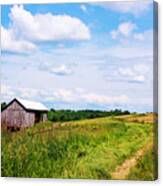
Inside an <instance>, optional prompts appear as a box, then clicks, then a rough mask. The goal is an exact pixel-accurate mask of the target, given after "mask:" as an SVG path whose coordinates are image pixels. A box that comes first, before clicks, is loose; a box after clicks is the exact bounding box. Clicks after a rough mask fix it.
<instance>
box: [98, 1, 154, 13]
mask: <svg viewBox="0 0 163 186" xmlns="http://www.w3.org/2000/svg"><path fill="white" fill-rule="evenodd" d="M151 4H152V1H151V0H144V1H141V2H140V1H129V2H104V3H101V2H99V3H96V5H99V6H102V7H104V8H106V9H110V10H112V11H116V12H120V13H129V14H132V15H134V16H136V17H137V16H140V15H142V14H143V13H145V12H147V11H148V10H149V8H150V5H151Z"/></svg>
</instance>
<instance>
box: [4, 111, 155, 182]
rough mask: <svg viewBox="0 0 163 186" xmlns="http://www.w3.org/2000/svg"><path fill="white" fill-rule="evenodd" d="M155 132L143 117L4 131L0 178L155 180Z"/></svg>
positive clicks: (125, 117) (88, 120)
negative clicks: (0, 175) (12, 131)
mask: <svg viewBox="0 0 163 186" xmlns="http://www.w3.org/2000/svg"><path fill="white" fill-rule="evenodd" d="M154 127H155V123H154V122H153V115H151V114H148V115H147V114H144V115H128V116H121V117H104V118H97V119H87V120H81V121H72V122H71V121H70V122H60V123H59V122H58V123H52V122H46V123H42V124H37V125H35V126H34V127H32V128H30V129H26V130H23V131H19V132H14V133H9V132H6V131H2V153H1V154H2V161H1V164H2V176H12V177H13V176H16V177H33V178H35V177H48V178H83V179H127V178H128V179H142V180H154V179H155V177H156V176H155V171H154V168H155V166H156V165H155V162H156V160H155V159H154V157H155V156H154V155H155V151H154V150H153V139H154ZM147 147H148V148H147ZM130 162H133V163H130ZM128 164H129V165H128ZM147 170H148V171H147Z"/></svg>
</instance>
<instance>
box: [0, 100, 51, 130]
mask: <svg viewBox="0 0 163 186" xmlns="http://www.w3.org/2000/svg"><path fill="white" fill-rule="evenodd" d="M47 112H48V109H47V107H45V106H44V105H43V104H42V103H39V102H34V101H28V100H24V99H19V98H15V99H13V100H12V101H11V102H9V103H8V104H7V105H6V107H5V108H4V109H3V110H2V113H1V123H2V125H3V126H5V127H7V129H10V130H15V129H20V128H24V127H31V126H33V125H34V124H35V123H39V122H44V121H46V120H47Z"/></svg>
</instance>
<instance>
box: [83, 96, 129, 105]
mask: <svg viewBox="0 0 163 186" xmlns="http://www.w3.org/2000/svg"><path fill="white" fill-rule="evenodd" d="M81 98H82V99H83V101H86V102H87V103H92V104H100V105H101V104H104V105H108V104H123V103H127V102H128V97H127V96H126V95H121V96H105V95H99V94H95V93H88V94H84V95H81Z"/></svg>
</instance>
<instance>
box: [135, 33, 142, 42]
mask: <svg viewBox="0 0 163 186" xmlns="http://www.w3.org/2000/svg"><path fill="white" fill-rule="evenodd" d="M134 39H136V40H139V41H144V34H142V33H135V34H134Z"/></svg>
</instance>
